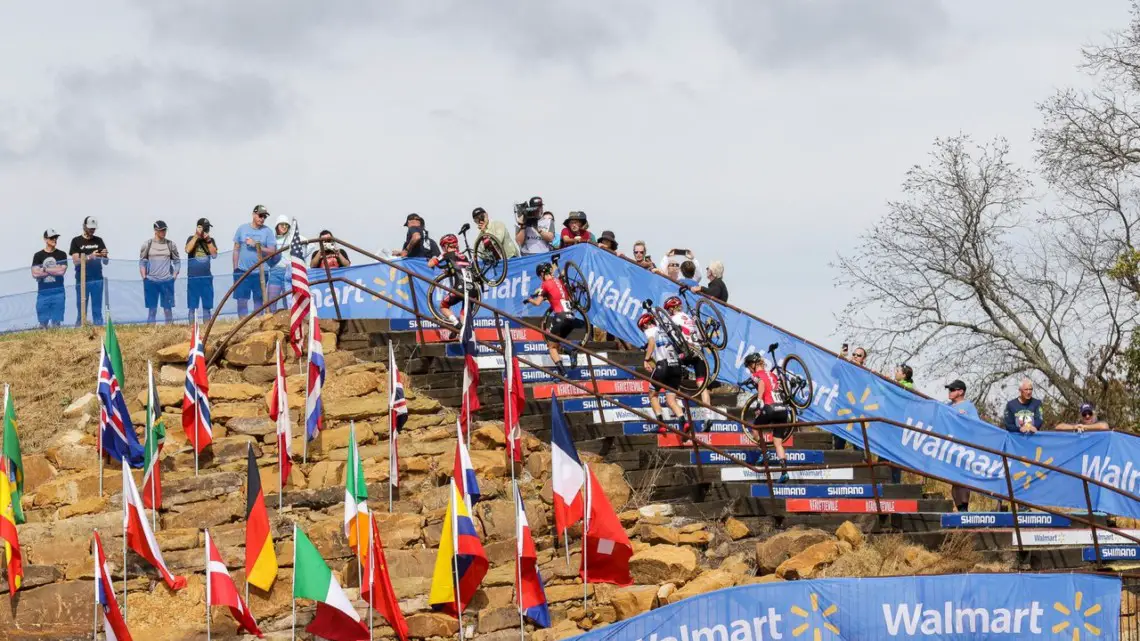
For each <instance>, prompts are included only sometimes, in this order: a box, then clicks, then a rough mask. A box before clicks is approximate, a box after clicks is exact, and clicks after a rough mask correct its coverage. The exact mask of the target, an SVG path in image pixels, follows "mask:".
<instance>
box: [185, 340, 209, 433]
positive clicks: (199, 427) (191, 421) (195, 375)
mask: <svg viewBox="0 0 1140 641" xmlns="http://www.w3.org/2000/svg"><path fill="white" fill-rule="evenodd" d="M182 430H183V431H184V432H186V438H187V439H189V441H190V444H191V445H193V446H194V449H196V450H197V451H198V453H199V454H201V453H202V450H204V449H206V446H207V445H209V444H210V443H212V442H213V441H214V428H213V424H212V423H211V421H210V379H209V377H208V376H207V374H206V346H205V345H204V344H203V343H202V335H201V334H200V333H199V328H198V323H194V331H193V337H192V338H191V340H190V354H189V356H187V358H186V386H185V390H184V392H183V395H182Z"/></svg>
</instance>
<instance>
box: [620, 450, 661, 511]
mask: <svg viewBox="0 0 1140 641" xmlns="http://www.w3.org/2000/svg"><path fill="white" fill-rule="evenodd" d="M665 465H666V463H665V459H664V458H663V457H662V456H661V453H660V452H659V451H657V450H654V452H653V458H652V459H651V460H650V461H649V466H648V467H647V468H646V474H645V475H644V476H643V477H642V480H641V483H640V484H639V485H638V487H635V488H632V490H633V491H632V492H631V493H630V495H629V501H627V502H626V504H625V509H627V510H636V509H638V508H641V507H644V506H646V505H649V504H650V503H651V502H652V501H650V500H649V497H650V495H651V494H652V492H653V488H655V487H657V479H658V478H660V476H661V472H662V471H663V470H664V469H665Z"/></svg>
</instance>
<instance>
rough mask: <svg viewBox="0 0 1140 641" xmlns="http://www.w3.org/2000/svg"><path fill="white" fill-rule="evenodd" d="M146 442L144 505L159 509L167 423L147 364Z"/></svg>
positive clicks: (150, 369)
mask: <svg viewBox="0 0 1140 641" xmlns="http://www.w3.org/2000/svg"><path fill="white" fill-rule="evenodd" d="M146 370H147V371H146V373H147V377H146V379H147V380H146V383H147V394H146V442H145V443H143V451H144V460H143V490H142V491H143V497H142V498H143V505H144V506H146V507H147V508H150V509H152V510H157V509H158V508H159V506H161V505H162V465H161V463H160V462H159V458H158V457H159V455H160V454H161V453H162V444H163V443H164V442H165V441H166V425H165V424H164V423H163V421H162V403H160V402H159V400H158V387H157V386H156V385H155V384H154V367H153V366H152V365H151V364H150V363H149V362H148V363H147V364H146Z"/></svg>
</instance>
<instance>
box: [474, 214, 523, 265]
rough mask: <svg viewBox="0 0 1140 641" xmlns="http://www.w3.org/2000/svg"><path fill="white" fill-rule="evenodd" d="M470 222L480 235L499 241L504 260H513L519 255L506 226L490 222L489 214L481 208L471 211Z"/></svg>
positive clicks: (494, 221)
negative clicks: (471, 221) (472, 222)
mask: <svg viewBox="0 0 1140 641" xmlns="http://www.w3.org/2000/svg"><path fill="white" fill-rule="evenodd" d="M471 220H473V221H475V226H476V227H478V228H479V233H480V234H486V235H488V236H490V237H491V238H494V239H495V240H497V241H499V245H500V246H502V248H503V255H504V257H505V258H514V257H515V256H518V255H519V246H518V244H517V243H515V239H514V238H511V235H510V234H509V233H508V232H507V226H506V225H504V224H503V223H501V222H499V221H497V220H491V216H490V214H488V213H487V210H486V209H483V208H482V207H476V208H475V209H473V210H472V211H471Z"/></svg>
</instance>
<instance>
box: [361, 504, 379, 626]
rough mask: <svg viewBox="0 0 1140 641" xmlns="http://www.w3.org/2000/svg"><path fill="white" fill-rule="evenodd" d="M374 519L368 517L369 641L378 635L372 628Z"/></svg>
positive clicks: (374, 591)
mask: <svg viewBox="0 0 1140 641" xmlns="http://www.w3.org/2000/svg"><path fill="white" fill-rule="evenodd" d="M373 518H374V517H373V516H372V515H371V514H370V515H369V516H368V598H367V599H365V600H366V601H368V641H372V640H373V639H375V638H376V633H375V631H373V629H372V627H373V623H372V599H375V598H376V578H375V577H374V576H373V575H374V574H375V572H374V571H373V569H372V568H373V565H372V564H373V560H372V557H373V556H375V555H374V554H373V552H374V550H373V549H372V543H373V541H372V523H373ZM358 558H359V557H358Z"/></svg>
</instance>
